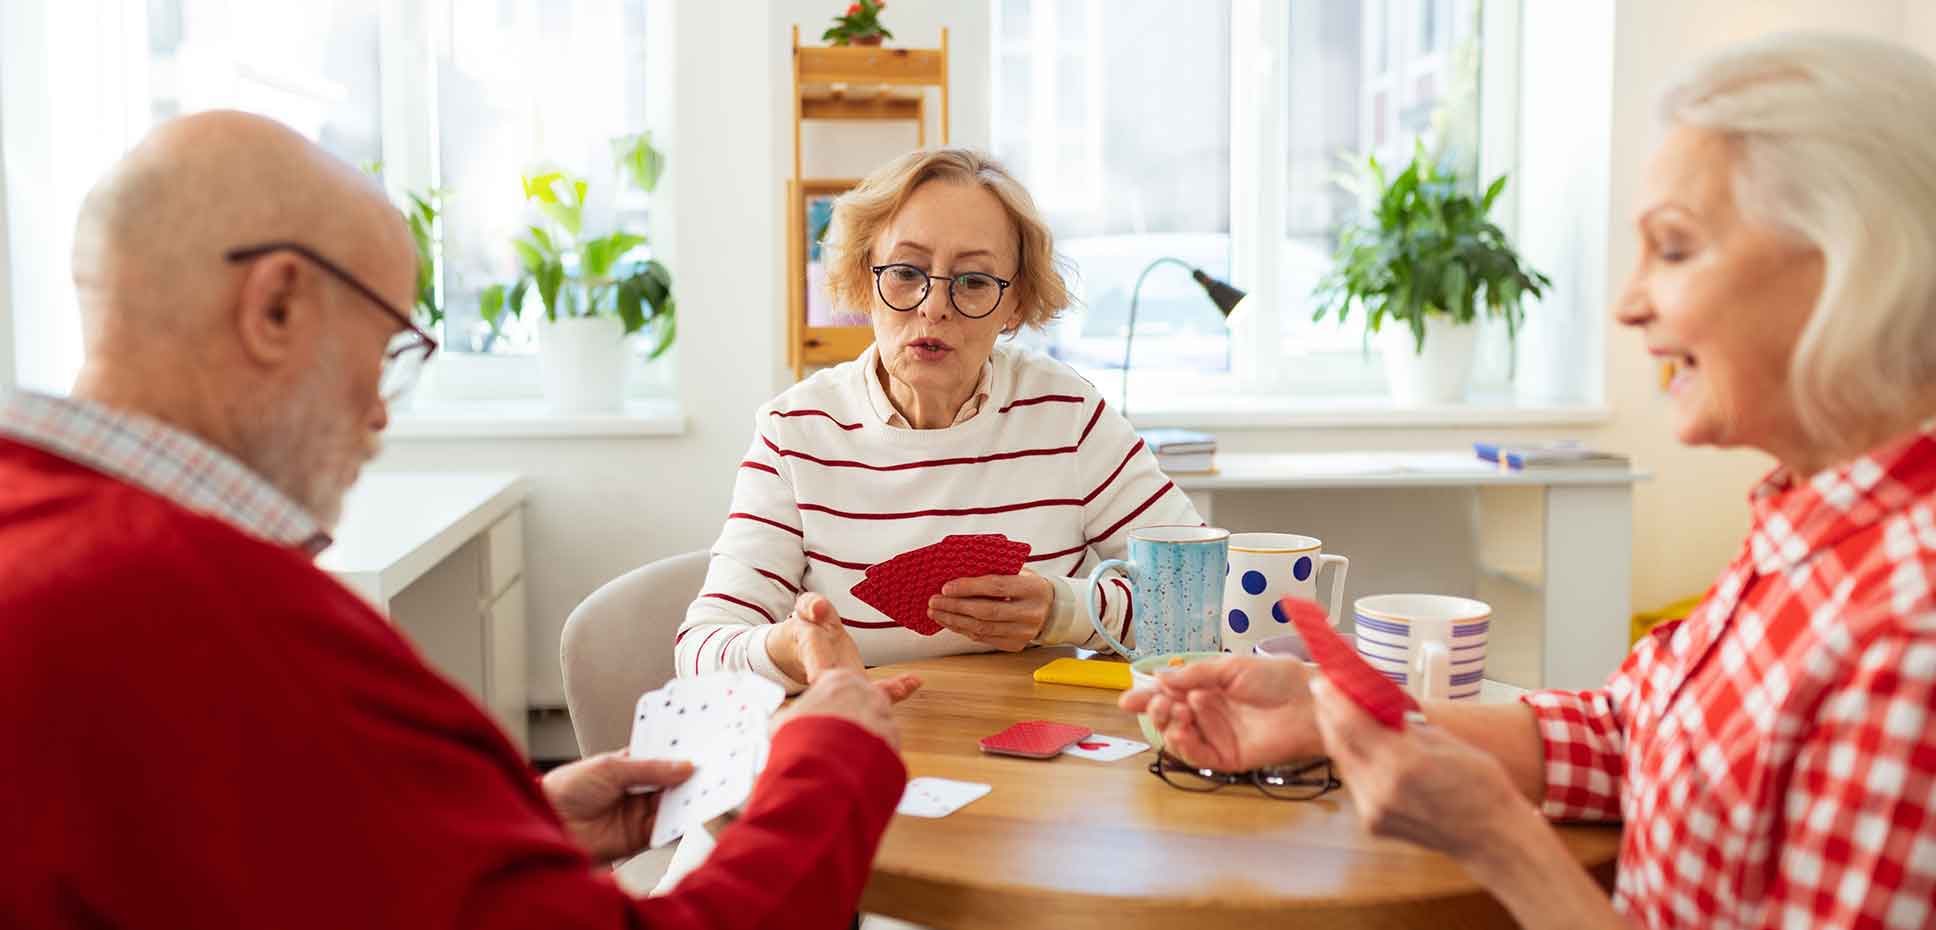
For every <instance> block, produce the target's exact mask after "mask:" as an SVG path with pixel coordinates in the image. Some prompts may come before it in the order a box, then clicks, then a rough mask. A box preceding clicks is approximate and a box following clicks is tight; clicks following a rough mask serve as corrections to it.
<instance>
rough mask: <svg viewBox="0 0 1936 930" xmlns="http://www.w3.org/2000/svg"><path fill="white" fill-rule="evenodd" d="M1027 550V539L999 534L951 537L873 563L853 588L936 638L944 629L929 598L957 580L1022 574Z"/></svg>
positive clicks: (884, 610) (894, 616)
mask: <svg viewBox="0 0 1936 930" xmlns="http://www.w3.org/2000/svg"><path fill="white" fill-rule="evenodd" d="M1028 553H1029V547H1028V543H1022V542H1014V541H1012V540H1010V539H1009V538H1008V537H1006V536H1003V535H1001V534H999V533H985V534H979V535H955V536H949V537H946V538H944V539H942V540H941V541H940V542H938V543H932V544H930V545H926V546H922V547H921V548H919V549H910V550H908V551H906V552H903V553H901V554H900V555H897V556H895V557H893V558H891V559H888V560H887V561H884V562H877V563H875V564H873V565H870V566H868V568H867V577H865V578H862V579H861V580H860V583H858V584H856V585H854V586H853V588H851V589H850V590H851V591H852V593H853V595H854V596H855V597H857V598H859V599H860V600H861V602H862V603H864V604H867V605H868V606H870V607H873V608H874V609H875V610H878V611H880V612H881V613H882V614H885V615H886V616H887V617H888V618H889V619H891V620H893V621H894V622H895V623H898V624H900V625H902V626H904V627H907V628H908V629H910V630H913V631H914V632H916V633H919V634H921V635H922V636H933V635H934V634H936V633H939V632H941V629H942V627H941V624H939V623H936V622H934V620H932V619H930V618H929V617H928V599H929V598H932V597H934V596H935V595H937V594H940V593H941V589H942V587H943V586H945V585H946V584H947V583H948V582H950V581H953V580H955V579H957V578H979V577H981V576H983V575H1014V574H1019V573H1020V572H1021V571H1022V565H1023V563H1024V562H1025V561H1026V560H1027V559H1028Z"/></svg>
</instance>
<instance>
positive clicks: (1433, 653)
mask: <svg viewBox="0 0 1936 930" xmlns="http://www.w3.org/2000/svg"><path fill="white" fill-rule="evenodd" d="M1411 672H1412V681H1414V682H1417V689H1416V692H1417V697H1418V699H1419V700H1421V701H1442V700H1445V699H1446V698H1448V697H1451V695H1452V649H1451V647H1449V646H1447V645H1446V644H1444V643H1441V642H1439V641H1437V640H1431V641H1428V642H1423V643H1419V644H1418V655H1417V657H1416V658H1414V659H1412V668H1411Z"/></svg>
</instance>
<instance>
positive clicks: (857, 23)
mask: <svg viewBox="0 0 1936 930" xmlns="http://www.w3.org/2000/svg"><path fill="white" fill-rule="evenodd" d="M884 9H887V4H886V3H885V2H883V0H860V2H859V3H854V4H851V5H849V6H848V7H847V13H846V14H845V15H843V16H836V17H834V24H833V25H832V26H829V27H827V31H826V32H823V33H821V34H820V41H822V42H831V43H833V44H834V45H879V44H881V40H882V39H892V38H894V33H891V32H888V31H887V27H886V26H883V25H881V11H882V10H884Z"/></svg>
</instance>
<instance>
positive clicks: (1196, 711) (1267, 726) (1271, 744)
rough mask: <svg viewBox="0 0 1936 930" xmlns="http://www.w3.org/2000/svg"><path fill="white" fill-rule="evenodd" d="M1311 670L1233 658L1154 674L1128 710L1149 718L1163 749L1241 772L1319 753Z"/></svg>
mask: <svg viewBox="0 0 1936 930" xmlns="http://www.w3.org/2000/svg"><path fill="white" fill-rule="evenodd" d="M1317 677H1318V675H1317V674H1316V670H1315V669H1313V668H1311V667H1310V666H1307V665H1305V664H1304V663H1302V662H1299V661H1297V660H1295V659H1273V658H1264V657H1261V656H1232V657H1230V658H1226V659H1214V660H1211V661H1208V662H1193V663H1191V664H1189V665H1185V666H1183V667H1181V668H1178V669H1176V670H1174V671H1161V672H1158V673H1157V675H1156V681H1157V686H1156V687H1155V688H1153V689H1138V690H1135V691H1130V692H1127V693H1125V694H1124V695H1123V696H1122V698H1121V699H1120V700H1119V701H1118V703H1119V704H1120V706H1121V707H1122V708H1123V709H1124V710H1127V711H1131V712H1135V713H1148V714H1149V717H1150V723H1151V725H1152V726H1154V727H1155V728H1156V729H1157V731H1158V732H1160V733H1162V734H1163V748H1164V749H1165V750H1167V751H1168V752H1169V753H1170V754H1172V755H1175V756H1177V757H1179V758H1181V759H1183V760H1185V761H1187V762H1190V763H1192V764H1194V765H1200V766H1203V767H1205V768H1211V769H1216V770H1218V771H1223V772H1242V771H1248V770H1251V769H1256V768H1262V767H1265V766H1269V765H1278V764H1282V763H1285V762H1289V761H1291V760H1292V759H1299V758H1304V757H1308V756H1314V755H1319V754H1321V753H1323V751H1324V743H1323V741H1322V739H1320V737H1319V734H1318V730H1317V725H1316V723H1315V722H1314V721H1313V718H1312V713H1311V689H1310V685H1309V682H1310V681H1311V680H1312V679H1314V678H1317Z"/></svg>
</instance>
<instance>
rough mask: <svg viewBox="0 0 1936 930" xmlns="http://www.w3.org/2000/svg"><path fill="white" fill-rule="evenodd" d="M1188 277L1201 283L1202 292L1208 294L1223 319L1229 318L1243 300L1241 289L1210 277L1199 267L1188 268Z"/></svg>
mask: <svg viewBox="0 0 1936 930" xmlns="http://www.w3.org/2000/svg"><path fill="white" fill-rule="evenodd" d="M1190 277H1192V278H1195V279H1196V282H1197V283H1198V284H1201V285H1203V292H1204V293H1206V294H1209V295H1210V302H1211V303H1213V304H1216V305H1217V310H1218V312H1220V313H1222V314H1223V316H1224V319H1225V320H1228V319H1230V315H1231V314H1232V313H1234V312H1236V310H1237V305H1238V304H1241V303H1243V302H1244V292H1243V291H1240V290H1238V289H1236V288H1234V287H1231V286H1230V285H1228V284H1225V283H1223V282H1222V281H1219V280H1217V279H1216V278H1213V277H1210V276H1209V275H1207V274H1205V273H1203V270H1202V269H1200V268H1192V269H1190Z"/></svg>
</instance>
